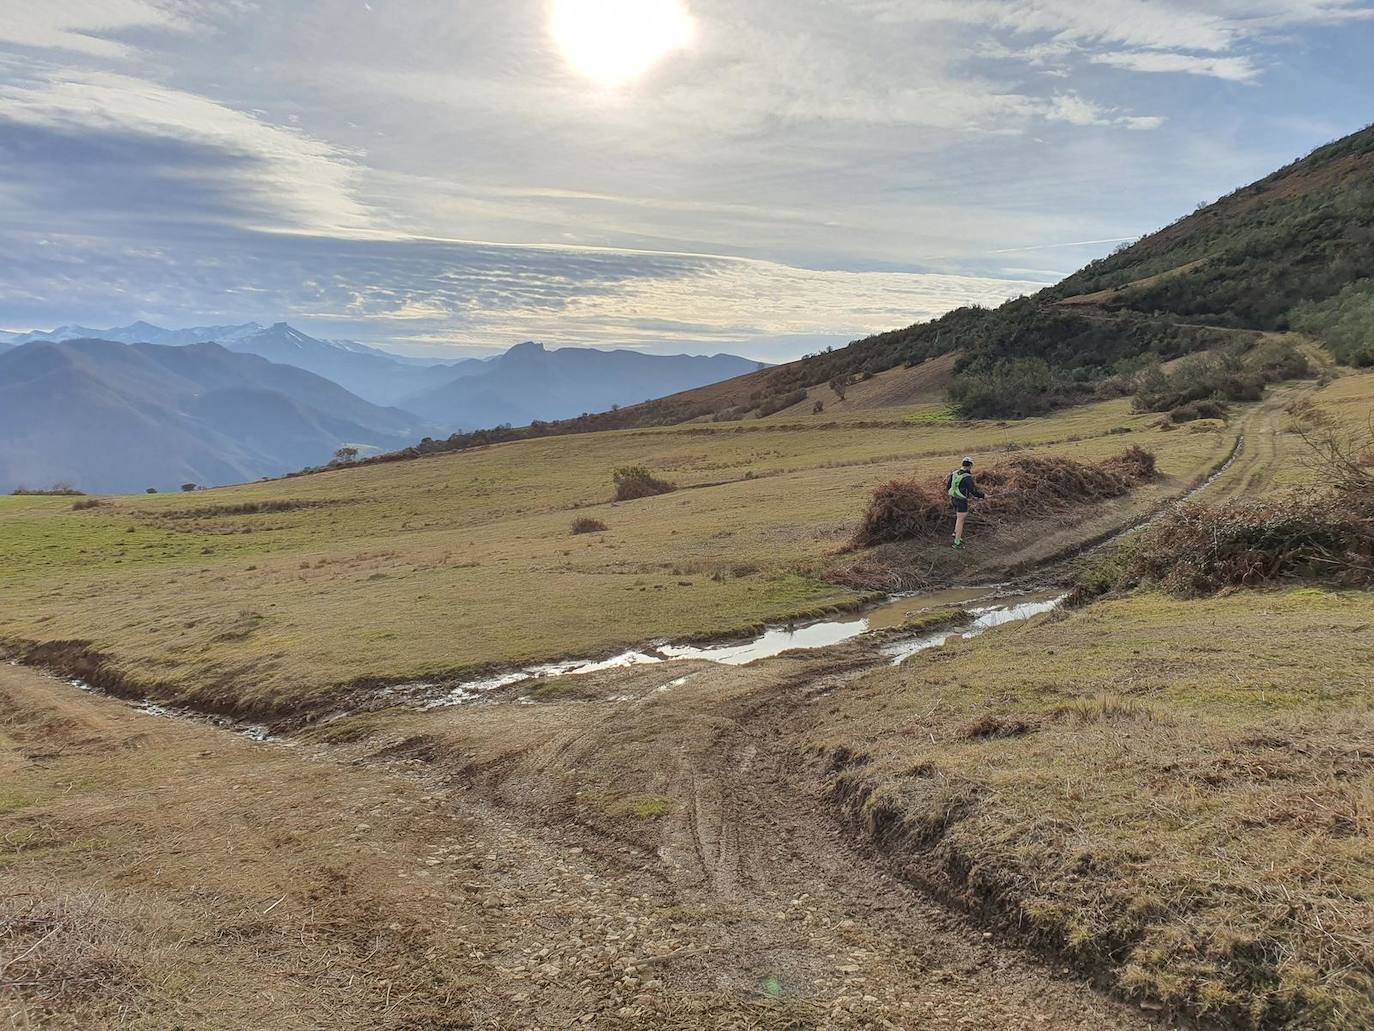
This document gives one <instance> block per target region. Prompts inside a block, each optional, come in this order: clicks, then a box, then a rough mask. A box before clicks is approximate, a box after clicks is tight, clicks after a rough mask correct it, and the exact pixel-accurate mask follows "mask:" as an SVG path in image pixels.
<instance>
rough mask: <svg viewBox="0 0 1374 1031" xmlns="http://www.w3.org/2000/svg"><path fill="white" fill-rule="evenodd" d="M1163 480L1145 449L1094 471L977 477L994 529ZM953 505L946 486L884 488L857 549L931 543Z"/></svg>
mask: <svg viewBox="0 0 1374 1031" xmlns="http://www.w3.org/2000/svg"><path fill="white" fill-rule="evenodd" d="M1157 476H1158V471H1157V469H1156V462H1155V456H1154V455H1153V454H1152V453H1150V452H1148V451H1145V450H1143V449H1142V448H1140V447H1131V448H1128V449H1127V450H1126V451H1125V452H1123V453H1122V454H1120V455H1117V456H1115V457H1113V458H1109V459H1107V460H1106V461H1104V462H1102V463H1100V464H1098V465H1095V466H1092V465H1085V464H1083V463H1082V462H1076V461H1074V460H1073V459H1071V458H1067V457H1065V456H1063V455H1046V456H1040V457H1036V456H1025V457H1019V458H1013V459H1011V460H1010V461H1008V462H1005V463H1002V464H1000V465H995V466H993V467H992V468H991V469H987V470H983V471H980V472H979V473H978V476H977V482H978V486H979V488H980V489H983V490H986V491H988V493H989V495H990V496H989V498H988V500H987V501H985V502H981V503H979V511H980V513H981V514H982V517H983V519H984V520H985V521H987V522H988V523H989V524H991V525H993V526H994V527H995V526H996V525H997V524H998V523H999V522H1001V521H1004V520H1008V519H1011V520H1016V521H1017V522H1019V523H1024V522H1026V521H1028V520H1031V519H1036V518H1043V517H1044V516H1046V515H1049V514H1050V513H1053V512H1058V511H1062V510H1063V509H1065V508H1068V507H1070V506H1082V505H1089V504H1092V503H1094V502H1097V501H1103V500H1106V499H1108V498H1119V497H1121V496H1122V495H1124V494H1127V493H1128V492H1130V491H1131V490H1132V489H1134V488H1135V487H1138V486H1140V485H1141V484H1143V483H1148V482H1150V481H1151V480H1154V479H1155V478H1156V477H1157ZM949 510H950V500H949V495H948V493H947V491H946V490H945V487H944V484H943V483H942V482H935V483H920V482H916V481H911V480H908V481H901V480H894V481H892V482H891V483H887V484H884V485H883V486H881V487H879V488H878V489H877V490H876V491H875V492H874V494H873V500H872V501H871V502H870V503H869V506H868V509H867V510H866V511H865V512H864V515H863V518H862V520H861V521H860V523H859V528H858V530H857V531H856V533H855V534H854V539H853V542H852V547H855V548H866V547H872V546H873V545H875V544H884V543H890V542H893V541H906V540H920V539H928V538H931V537H934V536H937V535H941V534H944V533H945V532H947V531H948V529H949V523H950V515H949Z"/></svg>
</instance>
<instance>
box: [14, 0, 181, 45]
mask: <svg viewBox="0 0 1374 1031" xmlns="http://www.w3.org/2000/svg"><path fill="white" fill-rule="evenodd" d="M191 27H192V23H191V22H190V21H189V20H187V19H186V17H185V16H184V13H183V12H180V11H178V10H176V9H175V8H174V7H169V6H165V5H159V4H155V3H152V2H150V0H27V2H24V0H19V2H14V3H8V4H6V5H5V12H4V17H3V18H0V44H9V45H14V46H22V47H34V48H38V49H46V50H64V51H70V52H73V53H78V54H90V55H94V56H98V57H122V56H126V55H128V54H129V53H130V50H129V48H128V47H127V46H126V45H125V44H123V43H121V42H118V41H117V40H114V39H110V38H108V37H109V36H110V35H112V34H117V33H119V32H124V31H127V30H130V29H162V30H164V31H172V32H186V31H189V30H190V29H191Z"/></svg>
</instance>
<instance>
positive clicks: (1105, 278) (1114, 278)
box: [1047, 127, 1374, 365]
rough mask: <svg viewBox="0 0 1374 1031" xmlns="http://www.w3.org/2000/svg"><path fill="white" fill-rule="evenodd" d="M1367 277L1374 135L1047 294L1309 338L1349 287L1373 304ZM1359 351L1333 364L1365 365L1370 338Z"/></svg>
mask: <svg viewBox="0 0 1374 1031" xmlns="http://www.w3.org/2000/svg"><path fill="white" fill-rule="evenodd" d="M1372 273H1374V127H1371V128H1369V129H1365V130H1364V131H1363V132H1359V133H1356V134H1354V135H1353V136H1349V137H1347V138H1346V139H1343V140H1340V141H1338V142H1336V143H1333V144H1331V145H1329V146H1326V147H1323V148H1321V149H1319V150H1317V151H1315V152H1314V153H1313V154H1311V155H1310V156H1308V157H1307V158H1305V159H1303V160H1302V161H1298V162H1295V163H1294V164H1292V165H1290V166H1288V167H1287V168H1284V169H1282V170H1280V171H1278V172H1276V173H1274V174H1273V175H1271V176H1269V177H1267V178H1265V179H1262V180H1260V181H1259V182H1257V183H1254V184H1253V185H1251V186H1247V187H1245V188H1244V189H1242V190H1238V191H1236V192H1235V193H1233V194H1231V195H1230V196H1228V197H1225V198H1223V199H1222V200H1220V201H1218V202H1217V203H1215V204H1213V205H1210V206H1209V207H1206V208H1203V209H1202V210H1200V211H1198V212H1196V213H1194V214H1192V215H1189V216H1188V217H1186V218H1183V219H1180V220H1179V221H1178V222H1176V223H1174V224H1173V225H1171V226H1169V227H1168V228H1167V229H1164V230H1163V231H1161V232H1159V233H1155V234H1154V235H1152V236H1149V237H1146V238H1145V239H1143V240H1141V241H1139V242H1138V243H1136V244H1134V245H1133V246H1131V247H1128V248H1126V249H1124V250H1122V251H1119V252H1118V253H1116V254H1113V255H1112V256H1111V257H1108V258H1104V259H1102V260H1101V261H1098V262H1094V263H1093V264H1091V265H1089V266H1088V267H1087V268H1085V269H1083V270H1082V271H1081V272H1079V273H1077V274H1075V275H1073V276H1071V277H1069V278H1068V279H1067V280H1065V281H1064V282H1063V283H1061V284H1059V286H1057V287H1055V288H1054V289H1053V290H1051V291H1048V293H1047V296H1049V297H1052V298H1054V299H1057V300H1060V301H1062V302H1064V303H1065V304H1066V305H1093V306H1096V307H1098V308H1101V309H1103V310H1106V311H1133V312H1141V313H1146V314H1154V315H1158V314H1162V313H1168V314H1170V315H1174V316H1178V317H1179V318H1185V319H1189V320H1195V321H1200V322H1207V323H1213V324H1216V325H1221V326H1231V327H1245V328H1255V329H1267V330H1286V329H1290V328H1307V329H1310V330H1312V331H1314V332H1315V333H1316V334H1317V335H1319V336H1320V335H1322V330H1323V328H1324V327H1323V326H1322V320H1321V318H1320V314H1321V313H1322V312H1324V311H1326V310H1327V307H1328V305H1330V304H1332V302H1334V301H1335V300H1336V299H1337V298H1339V297H1341V296H1342V294H1343V292H1345V291H1348V290H1350V289H1352V288H1354V290H1355V294H1354V295H1353V296H1357V297H1359V298H1361V299H1362V300H1363V301H1364V303H1368V301H1369V299H1370V298H1374V280H1371V279H1370V276H1371V274H1372ZM1351 297H1352V295H1350V294H1346V295H1345V297H1344V299H1343V303H1345V302H1348V301H1349V300H1350V299H1351ZM1363 344H1364V346H1363V347H1362V348H1358V349H1347V350H1346V352H1345V353H1341V354H1340V355H1339V357H1341V358H1342V359H1343V360H1344V361H1346V362H1347V363H1349V364H1353V365H1365V364H1374V337H1367V338H1366V339H1365V341H1364V342H1363Z"/></svg>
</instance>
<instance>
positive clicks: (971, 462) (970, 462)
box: [964, 458, 973, 465]
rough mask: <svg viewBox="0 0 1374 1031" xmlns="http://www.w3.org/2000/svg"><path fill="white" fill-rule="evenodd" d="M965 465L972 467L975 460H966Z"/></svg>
mask: <svg viewBox="0 0 1374 1031" xmlns="http://www.w3.org/2000/svg"><path fill="white" fill-rule="evenodd" d="M964 464H965V465H972V464H973V459H972V458H965V459H964Z"/></svg>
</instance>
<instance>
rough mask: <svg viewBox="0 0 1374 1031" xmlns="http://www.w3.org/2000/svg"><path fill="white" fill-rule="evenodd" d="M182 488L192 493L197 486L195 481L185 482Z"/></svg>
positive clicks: (185, 491)
mask: <svg viewBox="0 0 1374 1031" xmlns="http://www.w3.org/2000/svg"><path fill="white" fill-rule="evenodd" d="M181 489H182V491H183V492H184V493H186V494H190V493H191V492H192V491H194V490H196V489H197V488H196V485H195V484H194V483H183V484H182V485H181Z"/></svg>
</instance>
